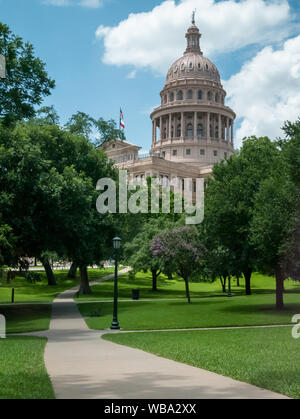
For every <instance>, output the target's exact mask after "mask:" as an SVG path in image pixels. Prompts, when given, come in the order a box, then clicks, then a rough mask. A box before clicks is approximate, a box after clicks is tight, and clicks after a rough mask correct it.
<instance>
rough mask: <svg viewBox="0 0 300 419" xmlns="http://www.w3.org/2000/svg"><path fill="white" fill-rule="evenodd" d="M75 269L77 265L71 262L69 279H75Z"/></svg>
mask: <svg viewBox="0 0 300 419" xmlns="http://www.w3.org/2000/svg"><path fill="white" fill-rule="evenodd" d="M77 267H78V266H77V263H75V262H73V263H72V265H71V267H70V269H69V273H68V278H69V279H76V274H77Z"/></svg>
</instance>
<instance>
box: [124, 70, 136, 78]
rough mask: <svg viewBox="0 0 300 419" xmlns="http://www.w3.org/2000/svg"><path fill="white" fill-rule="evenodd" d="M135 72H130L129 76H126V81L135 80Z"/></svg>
mask: <svg viewBox="0 0 300 419" xmlns="http://www.w3.org/2000/svg"><path fill="white" fill-rule="evenodd" d="M136 73H137V72H136V70H133V71H131V72H130V73H129V74H127V77H126V78H127V79H135V78H136Z"/></svg>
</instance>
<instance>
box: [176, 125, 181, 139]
mask: <svg viewBox="0 0 300 419" xmlns="http://www.w3.org/2000/svg"><path fill="white" fill-rule="evenodd" d="M177 137H181V124H178V125H177Z"/></svg>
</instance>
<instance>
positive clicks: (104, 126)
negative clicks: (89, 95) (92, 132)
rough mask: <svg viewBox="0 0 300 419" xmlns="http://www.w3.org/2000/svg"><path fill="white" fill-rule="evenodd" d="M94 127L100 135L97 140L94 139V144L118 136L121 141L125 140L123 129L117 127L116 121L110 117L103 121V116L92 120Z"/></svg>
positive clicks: (102, 142)
mask: <svg viewBox="0 0 300 419" xmlns="http://www.w3.org/2000/svg"><path fill="white" fill-rule="evenodd" d="M94 124H95V127H96V129H97V131H98V134H99V136H100V138H99V140H96V145H101V144H104V143H106V142H107V141H110V140H112V139H116V138H119V139H120V140H122V141H125V140H126V137H125V134H124V131H123V130H121V129H118V128H117V124H116V121H114V120H113V119H110V120H109V121H105V120H104V119H103V118H99V119H98V120H94Z"/></svg>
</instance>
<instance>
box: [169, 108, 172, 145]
mask: <svg viewBox="0 0 300 419" xmlns="http://www.w3.org/2000/svg"><path fill="white" fill-rule="evenodd" d="M169 138H170V139H171V138H172V114H171V113H170V114H169Z"/></svg>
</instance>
